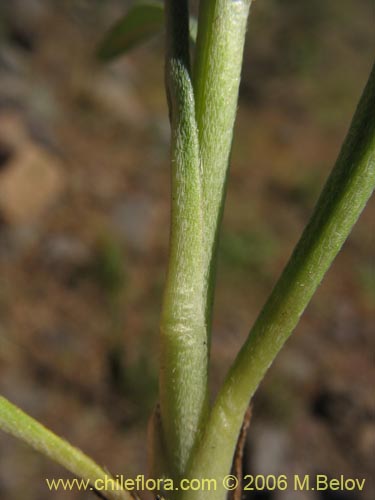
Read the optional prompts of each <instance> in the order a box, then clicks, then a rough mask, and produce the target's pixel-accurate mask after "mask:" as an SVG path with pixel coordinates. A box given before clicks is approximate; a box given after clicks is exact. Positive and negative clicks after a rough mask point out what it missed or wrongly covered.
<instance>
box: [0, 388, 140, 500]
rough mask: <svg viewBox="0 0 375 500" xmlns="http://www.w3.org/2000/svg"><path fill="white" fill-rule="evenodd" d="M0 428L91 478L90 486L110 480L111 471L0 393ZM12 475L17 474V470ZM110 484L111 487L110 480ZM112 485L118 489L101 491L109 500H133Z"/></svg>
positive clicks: (73, 470)
mask: <svg viewBox="0 0 375 500" xmlns="http://www.w3.org/2000/svg"><path fill="white" fill-rule="evenodd" d="M0 429H2V430H3V431H5V432H7V433H9V434H11V435H12V436H14V437H16V438H18V439H20V440H22V441H24V442H25V443H27V444H28V445H29V446H31V447H32V448H34V449H35V450H37V451H39V452H40V453H42V454H43V455H45V456H47V457H48V458H50V459H51V460H54V461H55V462H57V463H59V464H60V465H62V466H63V467H65V469H67V470H68V471H70V472H72V473H73V474H75V475H76V476H79V477H81V478H82V479H86V480H88V481H90V484H91V486H92V487H94V486H95V481H97V480H103V481H106V480H107V481H108V479H111V476H110V474H108V473H107V472H105V471H104V470H103V469H102V468H101V467H99V465H97V464H96V463H95V462H94V461H93V460H92V459H91V458H89V457H88V456H87V455H85V454H84V453H82V451H80V450H79V449H77V448H75V447H73V446H72V445H70V444H69V443H68V442H67V441H65V440H64V439H61V438H60V437H58V436H56V434H54V433H53V432H51V431H50V430H48V429H46V428H45V427H44V426H43V425H42V424H40V423H39V422H37V421H36V420H34V419H33V418H31V417H29V416H28V415H27V414H26V413H24V412H23V411H22V410H20V409H19V408H18V407H17V406H14V405H13V404H12V403H10V402H9V401H8V400H7V399H5V398H3V397H2V396H0ZM14 474H17V470H15V471H14ZM107 484H108V483H107ZM110 484H111V486H110V487H111V488H112V483H110ZM97 485H98V486H100V488H102V486H103V485H104V483H97ZM115 487H116V488H117V487H118V490H117V491H116V490H115V488H113V489H110V490H107V491H105V492H104V491H102V493H103V494H104V493H105V496H106V498H108V499H109V500H132V496H131V495H130V493H129V492H127V491H124V490H122V489H121V486H120V484H118V485H117V484H116V486H115ZM46 488H47V485H46Z"/></svg>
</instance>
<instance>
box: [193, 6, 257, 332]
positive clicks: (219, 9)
mask: <svg viewBox="0 0 375 500" xmlns="http://www.w3.org/2000/svg"><path fill="white" fill-rule="evenodd" d="M250 4H251V0H236V1H234V0H201V1H200V10H199V18H198V38H197V46H196V59H195V65H194V91H195V110H196V120H197V126H198V137H199V147H200V155H201V162H202V196H203V217H204V272H205V302H206V305H205V308H206V318H207V323H208V325H210V323H211V310H212V302H213V290H214V279H215V260H216V248H217V239H218V231H219V227H220V222H221V215H222V209H223V203H224V196H225V186H226V177H227V169H228V164H229V156H230V150H231V145H232V137H233V127H234V121H235V117H236V111H237V100H238V89H239V84H240V77H241V67H242V58H243V47H244V43H245V34H246V25H247V18H248V13H249V7H250Z"/></svg>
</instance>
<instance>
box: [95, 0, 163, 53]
mask: <svg viewBox="0 0 375 500" xmlns="http://www.w3.org/2000/svg"><path fill="white" fill-rule="evenodd" d="M163 27H164V7H163V5H162V4H161V3H159V2H144V3H143V2H142V3H139V4H137V5H134V6H133V7H131V8H130V9H129V11H128V12H127V13H126V14H125V16H124V17H122V18H121V19H120V20H119V21H118V22H117V23H116V24H115V25H114V26H113V28H112V29H110V31H109V32H108V34H107V35H106V36H105V38H104V40H103V41H102V43H101V44H100V46H99V49H98V52H97V54H98V57H99V59H102V60H104V61H108V60H110V59H113V58H114V57H116V56H119V55H122V54H125V53H126V52H127V51H128V50H130V49H132V48H133V47H136V46H137V45H139V44H141V43H142V42H144V41H146V40H149V39H150V38H152V37H153V36H155V35H157V34H158V33H160V32H161V31H162V30H163Z"/></svg>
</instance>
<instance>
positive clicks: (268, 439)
mask: <svg viewBox="0 0 375 500" xmlns="http://www.w3.org/2000/svg"><path fill="white" fill-rule="evenodd" d="M251 436H252V439H253V447H251V449H252V454H253V457H252V461H253V463H254V473H255V474H264V475H265V476H267V475H268V474H274V475H275V476H277V475H279V474H285V465H286V463H287V456H288V451H289V448H290V444H289V441H288V434H287V433H286V431H285V429H282V428H280V429H279V428H276V427H271V426H262V427H260V428H258V429H256V430H255V429H253V432H252V434H251Z"/></svg>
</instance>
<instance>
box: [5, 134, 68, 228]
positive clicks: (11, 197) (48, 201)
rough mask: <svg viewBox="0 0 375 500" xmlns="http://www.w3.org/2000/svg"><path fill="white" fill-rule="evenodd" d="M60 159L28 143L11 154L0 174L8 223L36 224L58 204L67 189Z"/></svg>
mask: <svg viewBox="0 0 375 500" xmlns="http://www.w3.org/2000/svg"><path fill="white" fill-rule="evenodd" d="M64 184H65V182H64V175H63V169H62V167H61V165H60V162H59V161H58V159H57V158H55V157H53V156H52V155H50V154H49V153H47V152H46V151H44V150H42V149H41V148H40V147H38V146H37V145H36V144H32V143H28V144H25V145H23V147H22V148H19V150H17V151H14V150H13V152H12V153H9V154H8V157H7V161H6V164H3V167H2V170H1V173H0V212H1V214H2V216H3V218H4V219H5V221H6V222H8V223H11V224H25V223H28V222H31V221H34V220H35V219H36V218H37V217H38V216H39V215H41V214H42V213H44V212H45V211H46V210H47V209H48V208H50V207H51V205H52V203H54V202H56V200H57V199H58V198H59V196H60V195H61V194H62V192H63V189H64Z"/></svg>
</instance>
